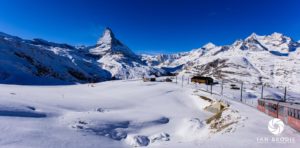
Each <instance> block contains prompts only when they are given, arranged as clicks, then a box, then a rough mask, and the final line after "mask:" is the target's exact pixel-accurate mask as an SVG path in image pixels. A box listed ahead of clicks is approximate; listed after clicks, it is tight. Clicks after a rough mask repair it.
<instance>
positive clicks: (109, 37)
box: [97, 27, 115, 45]
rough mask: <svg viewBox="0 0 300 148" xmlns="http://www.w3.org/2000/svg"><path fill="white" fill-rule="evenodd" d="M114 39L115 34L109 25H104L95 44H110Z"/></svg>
mask: <svg viewBox="0 0 300 148" xmlns="http://www.w3.org/2000/svg"><path fill="white" fill-rule="evenodd" d="M114 39H115V36H114V34H113V32H112V30H111V29H110V28H109V27H106V28H105V29H104V32H103V34H102V36H101V38H100V39H99V40H98V42H97V45H101V44H110V43H112V41H113V40H114Z"/></svg>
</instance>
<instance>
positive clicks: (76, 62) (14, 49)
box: [0, 28, 300, 87]
mask: <svg viewBox="0 0 300 148" xmlns="http://www.w3.org/2000/svg"><path fill="white" fill-rule="evenodd" d="M299 47H300V43H299V42H296V41H294V40H293V39H292V38H290V37H287V36H285V35H283V34H281V33H277V32H274V33H273V34H271V35H257V34H255V33H252V34H251V35H250V36H248V37H247V38H245V39H243V40H242V39H239V40H236V41H235V42H234V43H233V44H231V45H221V46H220V45H215V44H213V43H211V42H209V43H207V44H205V45H203V46H202V47H200V48H197V49H192V50H191V51H188V52H180V53H175V54H158V55H147V54H142V55H137V54H135V53H134V52H133V51H132V50H131V49H130V48H128V47H127V46H126V45H125V44H124V43H122V42H121V41H120V40H118V39H117V38H116V36H115V35H114V34H113V31H112V30H111V29H110V28H106V29H105V30H104V31H103V34H102V36H101V37H100V38H99V40H98V41H97V43H96V44H95V45H93V46H87V47H86V46H72V45H68V44H61V43H54V42H49V41H46V40H43V39H33V40H25V39H22V38H19V37H16V36H11V35H8V34H5V33H1V32H0V50H1V53H0V57H1V61H0V63H1V65H5V64H6V66H1V67H0V82H1V83H13V84H14V83H17V84H19V83H18V81H20V82H22V81H21V80H22V79H23V76H24V75H27V76H26V79H27V80H28V82H26V83H25V82H24V84H30V80H32V79H36V78H38V79H41V81H42V84H48V83H51V82H52V81H53V79H54V80H55V81H57V80H58V81H63V82H67V83H87V82H99V81H105V80H111V79H132V78H141V77H143V76H146V75H156V76H161V75H168V74H170V73H171V72H176V73H179V74H186V75H204V76H211V77H213V78H215V79H218V80H229V81H245V82H249V83H255V84H259V83H266V84H268V85H274V86H276V87H277V86H289V87H293V86H298V85H299V83H300V82H298V80H297V79H296V77H299V76H300V68H298V67H299V66H298V67H297V66H295V65H297V64H299V63H300V62H299V60H300V48H299ZM58 61H59V62H58ZM9 69H14V71H16V72H15V73H14V72H12V71H10V70H9ZM44 79H49V81H48V80H47V81H43V80H44ZM286 79H288V80H286ZM23 81H24V80H23ZM21 84H23V82H22V83H21Z"/></svg>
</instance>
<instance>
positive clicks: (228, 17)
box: [0, 0, 300, 53]
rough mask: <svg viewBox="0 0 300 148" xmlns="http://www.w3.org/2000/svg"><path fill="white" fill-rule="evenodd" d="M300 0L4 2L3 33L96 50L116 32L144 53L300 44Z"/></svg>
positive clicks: (0, 9) (1, 13)
mask: <svg viewBox="0 0 300 148" xmlns="http://www.w3.org/2000/svg"><path fill="white" fill-rule="evenodd" d="M299 6H300V1H299V0H172V1H171V0H1V2H0V31H1V32H5V33H8V34H12V35H16V36H20V37H22V38H26V39H32V38H43V39H46V40H49V41H54V42H61V43H68V44H72V45H80V44H84V45H93V44H95V43H96V41H97V40H98V38H99V36H100V35H101V34H102V31H103V29H104V28H105V27H106V26H108V27H110V28H111V29H112V30H113V31H114V33H115V34H116V36H117V37H118V38H119V39H120V40H121V41H122V42H124V43H125V44H126V45H128V46H129V47H130V48H131V49H132V50H133V51H135V52H138V53H174V52H179V51H188V50H190V49H193V48H198V47H201V46H202V45H203V44H205V43H207V42H213V43H215V44H217V45H223V44H231V43H232V42H234V41H235V40H236V39H240V38H245V37H247V36H248V35H250V34H251V33H252V32H256V33H257V34H262V35H263V34H271V33H272V32H281V33H284V34H286V35H288V36H291V37H292V38H294V39H295V40H299V39H300V9H299Z"/></svg>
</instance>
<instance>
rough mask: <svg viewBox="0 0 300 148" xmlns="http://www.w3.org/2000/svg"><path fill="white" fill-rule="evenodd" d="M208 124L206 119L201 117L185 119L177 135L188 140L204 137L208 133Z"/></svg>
mask: <svg viewBox="0 0 300 148" xmlns="http://www.w3.org/2000/svg"><path fill="white" fill-rule="evenodd" d="M208 133H209V131H208V126H207V125H206V123H205V121H203V120H200V119H199V118H193V119H184V120H183V122H182V124H181V126H180V127H178V130H177V135H178V136H180V137H185V139H186V140H187V141H192V140H196V139H202V138H204V137H205V136H206V135H207V134H208Z"/></svg>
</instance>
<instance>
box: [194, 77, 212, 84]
mask: <svg viewBox="0 0 300 148" xmlns="http://www.w3.org/2000/svg"><path fill="white" fill-rule="evenodd" d="M191 82H194V83H203V84H206V85H212V84H213V83H214V79H213V78H211V77H202V76H194V77H192V78H191Z"/></svg>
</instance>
